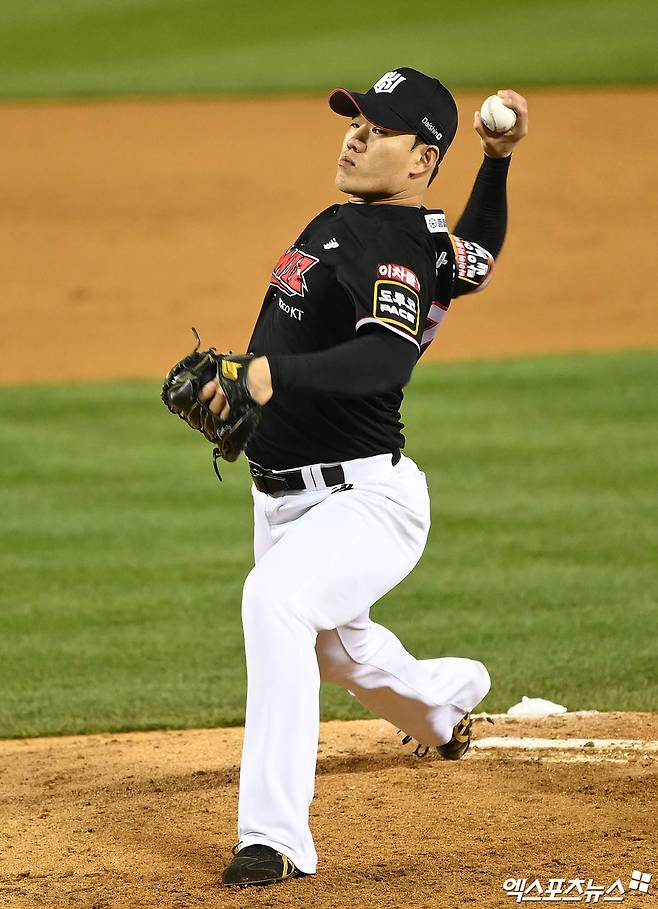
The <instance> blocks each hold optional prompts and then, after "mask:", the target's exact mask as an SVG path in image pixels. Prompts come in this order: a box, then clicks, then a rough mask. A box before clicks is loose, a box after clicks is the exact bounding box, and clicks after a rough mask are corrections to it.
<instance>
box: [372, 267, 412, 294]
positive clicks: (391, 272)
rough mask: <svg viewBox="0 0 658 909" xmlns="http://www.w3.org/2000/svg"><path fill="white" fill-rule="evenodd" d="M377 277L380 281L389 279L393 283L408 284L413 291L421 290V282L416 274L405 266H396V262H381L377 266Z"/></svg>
mask: <svg viewBox="0 0 658 909" xmlns="http://www.w3.org/2000/svg"><path fill="white" fill-rule="evenodd" d="M377 277H378V278H379V280H382V279H383V278H389V279H390V280H391V281H399V282H400V283H401V284H406V285H407V287H411V289H412V290H420V281H419V280H418V278H417V276H416V273H415V272H413V271H412V270H411V269H410V268H406V267H405V266H404V265H396V264H395V263H394V262H380V263H379V265H378V266H377Z"/></svg>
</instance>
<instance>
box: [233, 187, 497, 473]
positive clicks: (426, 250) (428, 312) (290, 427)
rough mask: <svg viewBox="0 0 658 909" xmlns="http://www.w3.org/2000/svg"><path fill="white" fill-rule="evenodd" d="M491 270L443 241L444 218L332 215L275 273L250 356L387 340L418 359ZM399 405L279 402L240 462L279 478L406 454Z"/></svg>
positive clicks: (364, 400) (391, 211)
mask: <svg viewBox="0 0 658 909" xmlns="http://www.w3.org/2000/svg"><path fill="white" fill-rule="evenodd" d="M492 264H493V260H492V258H491V256H490V255H489V254H488V253H487V252H486V251H485V250H483V249H482V248H481V247H479V246H478V245H477V244H475V243H468V242H467V241H464V240H460V239H459V238H456V237H452V236H451V235H450V234H449V233H448V228H447V225H446V220H445V215H444V213H443V212H442V211H428V210H426V209H422V208H414V207H410V206H399V205H363V204H356V203H346V204H343V205H333V206H331V208H328V209H326V210H325V211H323V212H322V213H321V214H319V215H318V216H317V217H316V218H314V219H313V221H311V223H310V224H309V225H308V226H307V227H306V229H305V230H304V231H303V232H302V234H301V235H300V236H299V237H298V238H297V240H296V241H295V243H294V244H293V245H292V246H291V247H290V248H289V249H288V250H286V252H285V253H283V255H282V256H281V257H280V259H279V260H278V262H277V264H276V265H275V267H274V270H273V272H272V276H271V278H270V286H269V289H268V291H267V294H266V296H265V299H264V301H263V306H262V309H261V312H260V315H259V317H258V320H257V322H256V326H255V328H254V332H253V335H252V338H251V340H250V342H249V351H250V352H252V353H254V354H255V355H256V356H261V355H267V354H295V353H311V352H314V351H321V350H326V349H328V348H331V347H335V346H336V345H338V344H342V343H344V342H345V341H349V340H350V339H352V338H354V337H355V334H356V333H357V332H359V331H363V330H368V331H372V330H379V331H382V330H387V331H391V332H394V333H395V334H396V335H397V336H398V337H399V339H400V344H412V345H414V346H415V348H416V352H417V356H420V355H421V354H422V352H423V351H424V350H425V349H426V348H427V347H428V346H429V344H430V343H431V341H432V339H433V338H434V335H435V333H436V331H437V329H438V326H439V324H440V322H441V320H442V318H443V316H444V315H445V312H446V311H447V309H448V307H449V305H450V300H451V299H452V298H453V297H455V296H457V295H458V294H459V293H464V292H467V291H468V290H475V289H480V288H481V287H482V286H484V283H486V281H487V279H488V277H489V275H490V273H491V268H492ZM402 398H403V393H402V388H392V389H391V390H390V391H387V392H386V393H384V394H378V395H375V396H372V397H361V398H356V397H336V396H329V395H316V394H309V393H302V392H298V391H292V390H285V391H282V392H281V393H277V394H275V396H274V397H273V398H272V399H271V400H270V401H269V403H268V404H267V405H265V407H264V408H263V411H262V416H261V421H260V424H259V426H258V429H257V430H256V432H255V434H254V436H253V437H252V439H251V440H250V442H249V444H248V446H247V450H246V453H247V457H248V458H249V460H251V461H255V462H256V463H258V464H260V465H262V466H263V467H266V468H272V469H275V470H282V469H286V468H290V467H299V466H303V465H305V464H317V463H331V462H335V461H346V460H350V459H352V458H364V457H370V456H372V455H376V454H382V453H384V452H387V451H394V450H395V449H397V448H403V447H404V444H405V439H404V436H403V435H402V429H403V424H402V422H401V421H400V406H401V403H402Z"/></svg>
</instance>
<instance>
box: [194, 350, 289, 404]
mask: <svg viewBox="0 0 658 909" xmlns="http://www.w3.org/2000/svg"><path fill="white" fill-rule="evenodd" d="M247 388H248V389H249V394H250V395H251V397H252V398H253V399H254V401H255V402H256V403H257V404H267V402H268V401H269V400H270V398H271V397H272V376H271V373H270V364H269V363H268V361H267V357H256V359H254V360H252V361H251V363H250V364H249V367H248V369H247ZM199 400H200V401H204V402H205V403H207V404H208V407H209V408H210V410H212V412H213V413H214V414H217V415H218V416H219V417H220V418H221V419H222V420H228V416H229V414H230V412H231V408H230V407H229V405H228V402H227V400H226V395H225V394H224V392H223V391H222V389H221V386H220V384H219V382H218V381H217V379H212V380H211V381H210V382H206V384H205V385H204V386H203V388H202V389H201V391H200V392H199Z"/></svg>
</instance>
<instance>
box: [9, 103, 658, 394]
mask: <svg viewBox="0 0 658 909" xmlns="http://www.w3.org/2000/svg"><path fill="white" fill-rule="evenodd" d="M527 94H528V98H529V104H530V135H529V136H528V138H527V140H526V141H525V143H524V145H523V146H522V147H521V148H520V149H519V151H518V154H517V155H515V160H514V161H513V163H512V168H511V177H510V193H509V196H510V229H509V235H508V239H507V241H506V244H505V247H504V250H503V253H502V255H501V256H500V259H499V262H498V265H497V273H496V275H495V276H494V280H493V282H492V284H491V286H490V288H488V289H487V291H486V293H484V294H481V295H479V296H477V295H476V296H475V297H473V298H472V299H464V300H460V301H458V305H457V304H456V305H455V306H454V307H453V308H452V310H451V312H450V317H449V319H448V320H447V321H446V323H445V324H444V326H443V327H442V329H441V334H440V336H439V337H438V338H437V341H435V343H434V344H433V345H432V347H431V348H430V350H429V351H428V354H426V356H427V357H428V358H431V357H443V358H467V359H470V358H476V357H488V356H498V355H508V354H518V353H535V352H544V351H562V350H587V349H597V348H608V349H622V348H629V347H637V346H651V345H656V344H658V314H657V310H656V305H655V292H654V288H653V282H652V273H651V270H650V269H651V265H650V263H651V257H652V253H653V245H654V243H655V236H656V228H657V227H658V216H657V205H656V199H657V198H658V191H657V190H658V178H657V176H656V169H655V166H654V163H653V155H652V151H653V150H654V149H655V148H656V147H658V118H656V117H655V116H651V115H650V111H651V110H652V108H653V109H655V108H656V102H657V101H658V90H656V89H655V88H654V89H644V90H618V91H607V92H606V91H590V92H574V91H559V92H554V93H550V92H537V91H533V92H528V93H527ZM458 101H459V107H460V111H461V115H462V120H461V125H460V128H459V132H458V135H457V138H456V140H455V142H454V144H453V146H452V148H451V149H450V152H449V153H448V156H447V158H446V161H445V164H444V165H443V168H444V170H443V172H442V173H440V176H439V178H438V179H437V181H436V182H435V184H434V185H433V186H432V189H431V193H430V198H429V200H428V201H429V204H430V205H433V206H437V207H439V206H442V207H444V208H445V209H446V211H447V213H448V216H449V220H450V222H451V223H453V224H454V222H455V221H456V219H457V218H458V216H459V214H460V212H461V210H462V208H463V205H464V204H465V201H466V198H467V196H468V193H469V191H470V187H471V185H472V182H473V179H474V177H475V174H476V172H477V169H478V167H479V163H480V160H481V152H480V144H479V139H478V137H477V136H476V135H475V134H474V133H473V130H472V126H471V122H472V116H473V114H472V112H473V111H474V110H476V109H479V107H480V103H481V101H482V98H481V96H480V95H479V94H478V95H476V94H473V93H468V94H460V95H459V96H458ZM344 127H345V122H344V121H343V120H342V118H340V117H337V116H336V115H335V114H333V113H332V112H331V111H330V110H329V108H328V106H327V104H326V102H325V100H324V99H323V98H320V97H317V98H315V97H314V98H295V99H293V98H290V99H283V100H282V99H267V100H247V99H240V100H207V101H202V100H198V101H182V100H180V101H162V102H159V103H158V102H148V103H147V102H120V103H119V102H106V103H98V104H91V103H90V104H78V105H74V104H68V105H67V104H31V105H26V104H16V105H5V106H3V107H0V135H1V136H2V140H1V141H2V168H1V169H0V198H1V199H2V205H1V206H0V250H1V253H0V255H1V257H2V267H1V273H2V300H1V303H0V306H1V307H2V323H1V324H0V354H1V356H0V381H1V382H21V381H24V380H45V381H48V380H50V379H61V378H90V377H93V378H97V379H102V378H107V377H115V376H149V377H151V376H160V375H162V374H163V373H164V372H165V371H166V369H167V368H168V366H169V365H170V364H171V363H173V362H175V361H176V360H178V359H179V358H180V357H181V356H182V355H183V354H185V353H186V352H187V351H188V349H190V347H191V345H192V335H191V332H190V326H191V325H195V326H196V327H197V328H198V329H199V331H200V332H201V336H202V339H203V341H204V343H206V344H214V345H216V346H217V347H218V349H226V348H230V349H232V350H234V351H238V350H240V349H241V348H244V347H245V345H246V344H247V342H248V340H249V334H250V329H251V326H252V324H253V321H254V317H255V315H256V313H257V311H258V308H259V306H260V302H261V300H262V297H263V294H264V291H265V289H266V286H267V280H268V277H269V274H270V272H271V269H272V266H273V264H274V262H276V260H277V258H278V257H279V255H280V253H281V252H282V251H283V250H285V249H287V248H288V246H290V245H291V243H293V242H294V240H295V238H296V237H297V235H298V233H299V232H300V230H301V229H302V227H303V226H304V225H305V224H306V223H307V222H308V221H309V220H310V219H311V218H312V217H313V216H314V215H315V214H316V213H317V212H318V211H320V210H321V209H322V208H323V207H325V206H327V205H330V204H331V203H333V202H335V201H341V197H340V196H339V194H338V193H337V191H336V190H335V188H334V185H333V179H334V175H335V171H336V159H337V156H338V148H339V142H340V139H341V137H342V132H343V129H344ZM28 350H29V351H30V356H26V352H27V351H28Z"/></svg>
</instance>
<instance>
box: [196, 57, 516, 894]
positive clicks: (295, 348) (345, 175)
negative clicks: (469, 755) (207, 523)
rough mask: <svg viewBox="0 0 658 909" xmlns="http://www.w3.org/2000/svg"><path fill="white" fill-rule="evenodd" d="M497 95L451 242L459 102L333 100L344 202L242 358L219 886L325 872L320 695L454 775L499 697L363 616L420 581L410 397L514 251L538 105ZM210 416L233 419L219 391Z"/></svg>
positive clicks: (471, 674)
mask: <svg viewBox="0 0 658 909" xmlns="http://www.w3.org/2000/svg"><path fill="white" fill-rule="evenodd" d="M501 97H502V98H503V101H504V103H505V104H506V105H508V106H509V107H511V108H512V109H513V110H514V111H515V112H516V115H517V121H516V125H515V126H514V127H513V129H512V130H511V131H510V132H508V133H505V134H502V135H501V134H498V133H493V132H490V131H489V130H488V129H486V127H484V125H483V124H482V122H481V119H480V116H479V114H476V116H475V121H474V128H475V130H476V132H477V133H478V135H479V136H480V138H481V141H482V147H483V151H484V161H483V163H482V166H481V168H480V171H479V173H478V175H477V178H476V181H475V184H474V187H473V190H472V193H471V196H470V198H469V201H468V203H467V205H466V208H465V210H464V213H463V214H462V216H461V218H460V219H459V221H458V222H457V224H456V226H455V230H454V233H451V232H450V230H449V228H448V226H447V224H446V218H445V214H444V212H443V211H441V210H428V209H426V208H424V207H423V200H424V197H425V193H426V191H427V187H428V185H429V184H430V183H431V182H432V180H433V179H434V177H435V176H436V174H437V170H438V168H439V166H440V164H441V162H442V161H443V158H444V156H445V154H446V152H447V151H448V148H449V146H450V143H451V142H452V140H453V137H454V135H455V132H456V129H457V106H456V104H455V101H454V99H453V97H452V95H451V94H450V92H449V91H448V90H447V89H446V88H445V87H444V86H443V85H442V84H441V83H440V82H439V81H437V80H436V79H433V78H431V77H429V76H427V75H424V74H423V73H420V72H418V71H416V70H413V69H409V68H405V67H402V68H400V69H396V70H392V71H391V72H388V73H386V74H385V75H383V76H382V77H381V79H379V80H378V81H377V82H376V83H375V84H374V86H373V87H372V88H371V89H370V90H369V91H367V92H366V93H365V94H359V93H357V92H353V91H347V90H346V89H342V88H340V89H336V90H335V91H334V92H332V94H331V95H330V97H329V104H330V107H331V108H332V110H333V111H335V112H336V113H337V114H340V115H342V116H344V117H345V118H346V119H347V130H346V133H345V137H344V139H343V143H342V147H341V150H340V155H339V159H338V169H337V174H336V186H337V187H338V189H339V190H340V191H341V192H342V193H344V194H346V195H347V197H348V200H347V202H346V203H344V204H342V205H338V204H337V205H332V206H331V207H330V208H328V209H326V211H323V212H321V213H320V214H319V215H317V216H316V217H315V218H314V219H313V220H312V221H311V222H310V224H308V226H307V227H305V228H304V230H303V231H302V232H301V233H300V235H299V236H298V237H297V238H296V239H295V241H294V243H292V245H291V246H290V247H289V248H288V249H287V250H286V251H285V252H284V253H283V254H282V255H281V257H280V259H279V260H278V262H277V263H276V265H275V266H274V269H273V271H272V275H271V278H270V282H269V288H268V290H267V293H266V295H265V300H264V302H263V306H262V309H261V311H260V315H259V316H258V320H257V322H256V325H255V328H254V331H253V335H252V338H251V341H250V343H249V352H250V353H251V354H253V355H254V358H253V359H252V360H251V361H250V363H249V364H248V367H247V369H248V371H247V372H246V374H245V375H246V383H247V387H248V391H249V394H250V395H251V397H252V398H253V400H254V401H255V402H257V403H258V404H259V405H262V413H261V417H260V422H259V424H258V427H257V429H256V431H255V433H254V434H253V435H252V437H251V438H250V440H249V442H248V444H247V447H246V455H247V457H248V460H249V463H250V471H251V476H252V478H253V486H252V494H253V500H254V520H255V534H254V553H255V566H254V568H253V569H252V571H251V572H250V574H249V576H248V577H247V579H246V582H245V585H244V594H243V601H242V621H243V628H244V641H245V652H246V662H247V674H248V692H247V707H246V723H245V734H244V745H243V752H242V764H241V772H240V796H239V807H238V834H239V843H238V845H237V846H236V847H235V849H234V857H233V859H232V861H231V863H230V864H229V865H228V867H227V868H226V870H225V871H224V875H223V882H224V884H226V885H229V886H231V885H247V884H267V883H273V882H276V881H283V880H286V879H289V878H292V877H298V876H302V875H308V874H314V873H315V871H316V867H317V855H316V851H315V847H314V843H313V838H312V836H311V831H310V829H309V805H310V802H311V800H312V798H313V791H314V780H315V765H316V757H317V745H318V732H319V690H320V681H321V680H324V681H328V682H333V683H336V684H339V685H342V686H344V687H345V688H347V689H349V691H350V692H352V693H353V694H354V695H355V696H356V697H357V698H358V699H359V701H360V702H361V703H362V704H364V705H365V706H366V707H367V708H368V709H369V710H371V711H373V712H374V713H375V714H377V715H379V716H381V717H383V718H384V719H386V720H388V721H389V722H391V723H392V724H393V725H394V726H396V727H397V728H399V729H401V730H403V731H404V733H406V737H405V740H404V741H405V742H408V741H409V740H410V739H411V738H413V739H415V740H416V742H418V743H420V744H419V746H418V747H417V749H416V750H417V753H423V752H424V751H426V750H427V749H428V748H429V747H436V748H437V749H438V751H439V754H441V755H442V756H443V757H445V758H449V759H455V758H459V757H461V756H462V755H463V754H464V753H465V751H466V750H467V749H468V745H469V742H470V718H469V711H471V710H472V709H473V708H474V707H475V706H476V705H477V704H478V703H479V702H480V701H481V700H482V698H483V697H484V696H485V695H486V693H487V692H488V690H489V687H490V679H489V675H488V673H487V670H486V669H485V667H484V666H483V665H482V663H480V662H478V661H476V660H471V659H466V658H458V657H443V658H440V659H432V660H417V659H415V658H414V657H413V656H412V655H411V654H410V653H408V652H407V651H406V650H405V648H404V647H403V645H402V644H401V642H400V641H399V640H398V639H397V638H396V637H395V635H393V634H392V632H390V631H389V630H388V629H387V628H385V627H384V626H383V625H379V624H377V623H376V622H374V621H373V620H372V618H371V616H370V609H371V607H372V606H373V605H374V604H375V603H376V602H377V601H378V600H379V599H380V598H381V597H383V596H384V594H386V593H387V592H388V591H389V590H391V589H392V588H393V587H395V586H396V585H397V584H399V583H400V581H402V579H403V578H404V577H406V576H407V575H408V574H409V572H410V571H411V570H412V569H413V568H414V566H415V565H416V563H417V562H418V560H419V559H420V557H421V555H422V552H423V549H424V547H425V543H426V540H427V535H428V531H429V527H430V504H429V496H428V489H427V483H426V479H425V475H424V474H423V473H422V471H421V470H420V469H419V468H418V467H417V466H416V464H415V463H414V462H413V461H412V460H411V459H410V458H408V457H406V456H405V455H403V454H402V449H403V448H404V444H405V440H404V436H403V435H402V431H401V430H402V428H403V426H402V423H401V422H400V405H401V402H402V388H403V386H405V385H406V384H407V382H408V381H409V378H410V376H411V372H412V370H413V367H414V365H415V363H416V361H417V360H418V358H419V357H420V356H421V354H422V353H423V351H424V350H425V349H426V348H427V347H428V346H429V345H430V344H431V343H432V340H433V338H434V336H435V334H436V332H437V329H438V328H439V325H440V324H441V322H442V320H443V318H444V316H445V314H446V312H447V310H448V307H449V306H450V302H451V300H452V299H454V298H455V297H457V296H460V295H463V294H466V293H475V292H477V291H479V290H482V288H483V287H484V286H485V285H486V284H487V282H488V281H489V279H490V277H491V272H492V269H493V264H494V258H495V257H496V256H497V255H498V253H499V251H500V249H501V247H502V244H503V239H504V236H505V230H506V219H507V208H506V205H507V203H506V180H507V172H508V168H509V164H510V156H511V153H512V150H513V148H514V147H515V145H516V144H517V143H518V142H519V141H520V140H521V139H522V138H523V136H524V135H525V134H526V132H527V106H526V102H525V100H524V98H523V97H521V95H519V94H517V93H516V92H513V91H505V92H503V93H501ZM199 400H201V401H203V402H204V403H205V404H206V405H209V407H210V410H211V411H212V413H214V414H218V415H221V416H222V417H224V418H226V417H227V416H228V413H229V405H228V403H227V397H226V396H225V395H224V394H223V392H222V390H221V385H220V384H219V382H218V381H216V380H213V381H211V382H208V383H207V384H206V385H204V387H203V389H202V391H201V393H200V395H199ZM438 431H440V428H439V427H437V432H438ZM420 747H422V749H423V752H421V751H419V748H420Z"/></svg>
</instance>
